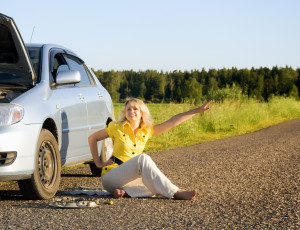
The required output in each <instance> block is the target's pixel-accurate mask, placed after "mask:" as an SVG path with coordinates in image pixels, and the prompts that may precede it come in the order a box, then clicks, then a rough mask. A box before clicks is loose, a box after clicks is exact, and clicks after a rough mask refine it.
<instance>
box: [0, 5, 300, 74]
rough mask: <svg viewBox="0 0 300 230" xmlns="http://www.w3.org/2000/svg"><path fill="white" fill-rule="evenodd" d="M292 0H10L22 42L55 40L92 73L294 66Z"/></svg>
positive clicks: (298, 20) (299, 37) (297, 62)
mask: <svg viewBox="0 0 300 230" xmlns="http://www.w3.org/2000/svg"><path fill="white" fill-rule="evenodd" d="M299 12H300V1H299V0H151V1H150V0H106V1H103V0H84V1H79V0H51V1H41V0H27V1H24V0H13V1H2V2H1V7H0V13H2V14H6V15H8V16H11V17H13V18H14V20H15V22H16V24H17V26H18V28H19V31H20V32H21V35H22V37H23V40H24V41H25V42H26V43H29V42H32V43H54V44H60V45H63V46H65V47H68V48H69V49H71V50H73V51H74V52H75V53H77V54H78V55H79V56H80V57H81V58H82V59H83V60H84V61H85V62H86V64H87V65H88V66H89V67H91V68H93V69H94V70H103V71H109V70H115V71H118V70H120V71H122V70H134V71H145V70H147V69H150V70H158V71H164V72H169V71H175V70H178V71H179V70H181V71H191V70H201V69H202V68H204V69H206V70H209V69H212V68H214V69H222V68H232V67H236V68H238V69H243V68H248V69H250V68H252V67H254V68H260V67H268V68H272V67H274V66H278V67H285V66H289V67H292V68H294V69H297V68H300V14H299Z"/></svg>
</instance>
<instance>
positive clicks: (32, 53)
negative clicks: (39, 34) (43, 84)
mask: <svg viewBox="0 0 300 230" xmlns="http://www.w3.org/2000/svg"><path fill="white" fill-rule="evenodd" d="M27 50H28V53H29V57H30V59H31V62H32V65H33V68H34V70H35V73H36V78H37V82H39V81H40V80H41V76H40V73H41V48H40V47H27Z"/></svg>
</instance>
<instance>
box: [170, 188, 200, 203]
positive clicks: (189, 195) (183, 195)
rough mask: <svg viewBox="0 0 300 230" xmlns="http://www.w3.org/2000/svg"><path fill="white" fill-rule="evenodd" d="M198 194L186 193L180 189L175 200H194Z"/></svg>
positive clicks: (194, 191) (195, 191) (193, 192)
mask: <svg viewBox="0 0 300 230" xmlns="http://www.w3.org/2000/svg"><path fill="white" fill-rule="evenodd" d="M196 194H197V190H193V191H186V190H183V189H179V190H178V191H177V192H176V193H175V194H174V198H175V199H176V200H193V199H194V198H195V196H196Z"/></svg>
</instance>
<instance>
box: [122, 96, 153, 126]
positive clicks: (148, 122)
mask: <svg viewBox="0 0 300 230" xmlns="http://www.w3.org/2000/svg"><path fill="white" fill-rule="evenodd" d="M128 104H131V105H132V106H135V107H137V108H139V109H140V111H141V113H142V117H141V123H143V124H144V126H146V127H151V126H152V125H153V119H152V117H151V115H150V111H149V109H148V107H147V105H146V104H145V103H144V102H143V101H142V100H140V99H138V98H132V97H130V98H127V99H126V101H125V103H124V108H123V109H122V110H121V111H120V115H119V120H118V121H119V122H124V121H126V110H125V109H126V105H128Z"/></svg>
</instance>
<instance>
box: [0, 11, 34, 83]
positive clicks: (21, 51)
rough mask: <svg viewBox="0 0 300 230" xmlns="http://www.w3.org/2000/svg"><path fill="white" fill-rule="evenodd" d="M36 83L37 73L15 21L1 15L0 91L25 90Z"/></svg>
mask: <svg viewBox="0 0 300 230" xmlns="http://www.w3.org/2000/svg"><path fill="white" fill-rule="evenodd" d="M35 82H36V76H35V72H34V69H33V66H32V63H31V60H30V58H29V55H28V52H27V49H26V47H25V45H24V42H23V39H22V36H21V34H20V32H19V30H18V28H17V26H16V24H15V22H14V20H13V19H12V18H10V17H8V16H6V15H4V14H0V89H22V88H23V89H24V88H30V87H32V86H33V85H34V84H35Z"/></svg>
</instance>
